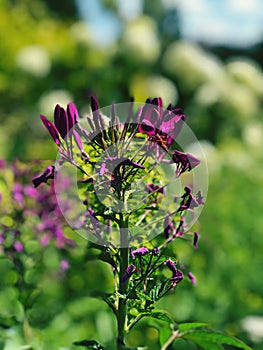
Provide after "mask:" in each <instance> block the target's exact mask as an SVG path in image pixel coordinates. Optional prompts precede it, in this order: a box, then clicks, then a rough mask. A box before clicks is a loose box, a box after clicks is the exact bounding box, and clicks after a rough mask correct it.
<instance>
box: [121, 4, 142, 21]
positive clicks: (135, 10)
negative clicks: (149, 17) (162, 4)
mask: <svg viewBox="0 0 263 350" xmlns="http://www.w3.org/2000/svg"><path fill="white" fill-rule="evenodd" d="M117 5H118V12H119V15H120V17H122V18H123V19H124V20H126V21H131V20H134V19H135V18H137V17H138V16H140V15H141V14H142V11H143V2H142V0H132V1H130V0H117Z"/></svg>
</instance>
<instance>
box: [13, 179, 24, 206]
mask: <svg viewBox="0 0 263 350" xmlns="http://www.w3.org/2000/svg"><path fill="white" fill-rule="evenodd" d="M12 192H13V198H14V200H15V201H16V202H17V203H19V204H20V205H23V204H24V196H23V186H22V185H21V184H20V183H15V184H14V187H13V191H12Z"/></svg>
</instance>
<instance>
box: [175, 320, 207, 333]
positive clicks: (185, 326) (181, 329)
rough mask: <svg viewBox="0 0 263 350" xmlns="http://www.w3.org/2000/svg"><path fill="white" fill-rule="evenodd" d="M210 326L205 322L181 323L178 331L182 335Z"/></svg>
mask: <svg viewBox="0 0 263 350" xmlns="http://www.w3.org/2000/svg"><path fill="white" fill-rule="evenodd" d="M207 326H208V324H207V323H204V322H191V323H181V324H179V325H178V330H179V332H180V333H183V332H186V331H190V330H192V329H195V328H201V327H207Z"/></svg>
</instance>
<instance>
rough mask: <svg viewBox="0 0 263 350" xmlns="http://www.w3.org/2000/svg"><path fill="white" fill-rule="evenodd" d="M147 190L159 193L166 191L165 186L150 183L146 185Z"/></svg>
mask: <svg viewBox="0 0 263 350" xmlns="http://www.w3.org/2000/svg"><path fill="white" fill-rule="evenodd" d="M146 188H147V190H148V192H149V193H152V192H159V193H162V194H163V193H164V188H163V187H161V186H158V185H154V184H149V185H147V186H146Z"/></svg>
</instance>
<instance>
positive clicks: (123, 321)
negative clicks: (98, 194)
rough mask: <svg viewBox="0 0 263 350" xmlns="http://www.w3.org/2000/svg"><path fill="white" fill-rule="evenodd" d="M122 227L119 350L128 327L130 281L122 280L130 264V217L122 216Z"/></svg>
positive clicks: (123, 347) (122, 345)
mask: <svg viewBox="0 0 263 350" xmlns="http://www.w3.org/2000/svg"><path fill="white" fill-rule="evenodd" d="M119 227H120V269H119V286H118V287H119V288H118V289H119V293H120V294H121V296H120V297H119V300H118V310H117V323H118V337H117V349H118V350H124V349H125V345H124V336H125V329H126V326H127V303H126V294H127V290H128V283H129V282H128V280H126V281H124V282H122V278H123V276H124V274H125V272H126V270H127V267H128V264H129V247H128V234H129V233H128V216H127V217H126V218H124V216H123V214H121V219H120V223H119Z"/></svg>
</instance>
